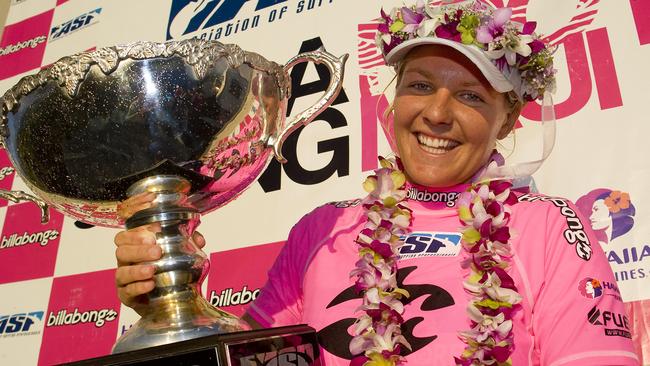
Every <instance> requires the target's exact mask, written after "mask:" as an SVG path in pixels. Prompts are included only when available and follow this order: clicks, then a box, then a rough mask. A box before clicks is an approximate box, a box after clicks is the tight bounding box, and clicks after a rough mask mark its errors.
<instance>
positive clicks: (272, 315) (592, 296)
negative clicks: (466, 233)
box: [248, 186, 639, 366]
mask: <svg viewBox="0 0 650 366" xmlns="http://www.w3.org/2000/svg"><path fill="white" fill-rule="evenodd" d="M465 189H466V186H457V187H453V188H450V189H446V190H431V189H429V190H427V188H424V187H420V186H411V187H410V188H409V198H408V199H407V201H408V202H407V203H408V206H409V207H410V208H411V209H412V210H413V222H412V226H411V233H410V234H409V236H407V238H406V239H405V244H404V246H403V247H402V249H401V251H400V259H399V261H398V266H399V271H398V283H399V285H400V287H402V288H405V289H406V290H408V292H409V293H410V295H411V296H410V297H409V298H408V299H406V300H404V302H405V305H406V306H405V313H404V320H405V323H404V325H403V326H402V332H403V334H404V335H405V337H406V338H407V340H408V341H409V343H410V344H411V346H412V350H411V351H408V350H406V359H407V360H408V365H411V366H420V365H431V366H435V365H454V356H458V355H460V354H461V352H462V351H463V349H464V347H465V344H464V343H463V342H462V341H461V340H460V339H459V338H458V335H457V334H458V332H459V331H461V330H465V329H468V328H469V318H468V316H467V313H466V306H467V303H468V300H469V296H468V295H467V293H466V292H465V291H464V290H463V284H462V282H463V280H464V278H463V273H464V272H463V270H462V269H461V266H460V261H461V259H462V258H463V255H464V254H463V252H462V250H461V244H460V238H461V235H460V233H459V231H460V230H459V228H460V222H459V219H458V216H457V212H456V208H455V207H454V206H455V201H456V198H457V197H458V195H459V193H460V192H462V191H463V190H465ZM511 209H512V217H511V221H510V228H511V233H512V234H513V238H512V239H511V241H510V242H511V244H512V249H513V253H514V255H513V258H512V262H511V263H512V266H511V270H510V275H511V276H512V277H513V279H514V281H515V283H516V285H517V288H518V291H519V293H520V294H521V295H522V297H523V301H522V306H521V308H520V310H519V311H517V312H516V313H515V316H514V319H513V329H514V340H515V349H514V352H513V354H512V363H513V365H514V366H520V365H548V366H559V365H590V366H596V365H638V364H639V361H638V358H637V356H636V355H635V353H634V349H633V345H632V342H631V339H630V324H629V320H628V318H627V315H626V314H625V308H624V306H623V302H622V301H621V297H620V293H619V291H618V288H617V286H616V282H615V280H614V277H613V274H612V271H611V269H610V266H609V263H608V262H607V260H606V258H605V254H604V253H603V251H602V249H601V248H600V246H599V244H598V241H597V240H595V237H594V234H593V232H592V231H591V228H590V227H589V222H588V221H586V220H585V219H584V218H583V217H581V215H580V214H579V211H578V210H577V209H576V207H575V206H574V205H573V203H571V202H569V201H568V200H566V199H562V198H555V197H548V196H544V195H537V194H519V203H517V204H515V205H513V206H512V207H511ZM365 221H366V218H365V216H364V209H363V207H362V205H361V200H351V201H343V202H335V203H330V204H327V205H324V206H321V207H319V208H317V209H315V210H314V211H312V212H311V213H309V214H307V215H306V216H304V217H303V218H302V219H301V220H300V221H299V222H298V224H296V225H295V226H294V228H293V229H292V230H291V232H290V234H289V239H288V241H287V243H286V245H285V247H284V248H283V250H282V252H281V253H280V255H279V256H278V258H277V260H276V262H275V264H274V266H273V268H272V269H271V270H270V271H269V277H268V282H267V284H266V285H265V287H264V288H263V289H262V291H261V292H260V295H259V297H258V298H257V299H256V300H255V301H254V302H253V303H252V304H251V305H250V307H249V309H248V314H249V315H250V316H251V317H252V318H253V319H255V320H256V321H257V322H259V323H260V324H261V325H263V326H267V327H272V326H282V325H291V324H299V323H306V324H309V325H310V326H312V327H314V328H315V329H316V330H317V331H318V334H319V340H320V344H321V350H322V352H323V359H324V361H325V365H328V366H339V365H341V366H342V365H346V366H347V365H349V363H350V361H349V360H350V359H351V358H352V355H351V354H350V351H349V349H348V345H349V342H350V339H351V338H352V337H351V336H350V331H351V326H352V324H353V323H354V321H355V319H356V317H357V316H358V314H357V313H355V309H356V308H357V307H358V306H359V305H361V296H360V295H359V294H357V293H356V292H355V291H354V287H353V284H354V280H353V279H350V277H349V273H350V271H351V270H352V269H353V268H354V265H355V262H356V261H357V259H358V254H357V245H356V243H355V242H354V240H355V238H356V236H357V234H358V233H359V231H360V230H361V228H362V227H363V225H364V224H365Z"/></svg>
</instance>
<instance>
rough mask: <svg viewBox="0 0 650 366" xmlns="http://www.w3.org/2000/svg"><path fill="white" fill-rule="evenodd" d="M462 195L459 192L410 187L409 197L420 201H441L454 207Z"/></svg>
mask: <svg viewBox="0 0 650 366" xmlns="http://www.w3.org/2000/svg"><path fill="white" fill-rule="evenodd" d="M458 196H460V193H459V192H429V191H426V190H419V189H418V188H416V187H411V188H409V190H408V192H407V197H408V198H410V199H412V200H416V201H420V202H440V203H444V204H446V205H447V207H454V206H455V205H456V200H457V199H458Z"/></svg>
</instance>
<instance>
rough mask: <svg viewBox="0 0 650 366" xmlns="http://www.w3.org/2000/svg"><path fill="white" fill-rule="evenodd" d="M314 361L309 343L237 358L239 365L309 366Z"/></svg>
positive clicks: (312, 350) (312, 349)
mask: <svg viewBox="0 0 650 366" xmlns="http://www.w3.org/2000/svg"><path fill="white" fill-rule="evenodd" d="M313 361H314V348H313V347H312V345H311V344H309V343H307V344H301V345H298V346H295V347H287V348H283V349H281V350H279V351H273V352H264V353H257V354H254V355H250V356H246V357H242V358H240V359H239V364H240V365H241V366H258V365H264V366H309V365H311V364H312V362H313Z"/></svg>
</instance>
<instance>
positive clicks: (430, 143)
mask: <svg viewBox="0 0 650 366" xmlns="http://www.w3.org/2000/svg"><path fill="white" fill-rule="evenodd" d="M417 136H418V142H419V143H420V146H421V147H422V148H423V149H424V150H425V151H427V152H430V153H433V154H444V153H446V152H448V151H449V150H451V149H453V148H455V147H456V146H458V145H460V143H459V142H457V141H454V140H447V139H440V138H435V137H431V136H427V135H423V134H421V133H419V134H418V135H417Z"/></svg>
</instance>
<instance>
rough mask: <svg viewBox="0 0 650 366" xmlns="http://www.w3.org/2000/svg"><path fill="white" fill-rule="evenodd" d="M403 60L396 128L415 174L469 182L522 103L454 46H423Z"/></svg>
mask: <svg viewBox="0 0 650 366" xmlns="http://www.w3.org/2000/svg"><path fill="white" fill-rule="evenodd" d="M401 65H402V66H401V68H400V72H399V78H398V82H397V90H396V97H395V101H394V104H393V107H394V121H395V127H394V130H395V138H396V140H397V146H398V148H399V156H400V158H401V159H402V162H403V163H404V166H405V170H406V173H407V175H408V177H409V180H410V181H412V182H415V183H418V184H422V185H425V186H431V187H448V186H453V185H456V184H459V183H464V182H467V181H468V180H469V179H470V178H471V177H472V176H473V175H474V174H475V173H476V172H477V171H478V170H479V168H480V167H482V166H483V165H484V164H485V162H486V161H488V158H489V157H490V155H491V153H492V151H493V150H494V148H495V145H496V140H497V139H502V138H504V137H506V136H507V135H508V133H509V132H510V130H511V129H512V127H513V125H514V122H515V121H516V120H517V117H518V116H519V110H520V107H521V103H518V104H516V105H515V106H514V107H511V106H510V105H509V102H508V98H507V96H506V95H505V94H502V93H499V92H497V91H496V90H494V89H493V88H492V87H491V86H490V84H489V82H488V81H487V80H486V78H485V77H484V76H483V75H482V74H481V72H480V70H479V69H478V67H476V65H475V64H473V63H472V62H471V61H470V60H469V59H468V58H467V57H465V56H464V55H462V54H461V53H460V52H458V51H455V50H452V49H449V47H445V46H442V45H431V46H426V47H425V46H422V47H417V48H415V49H413V50H412V51H411V52H409V53H408V55H407V56H406V57H405V59H404V61H403V62H402V64H401Z"/></svg>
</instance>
